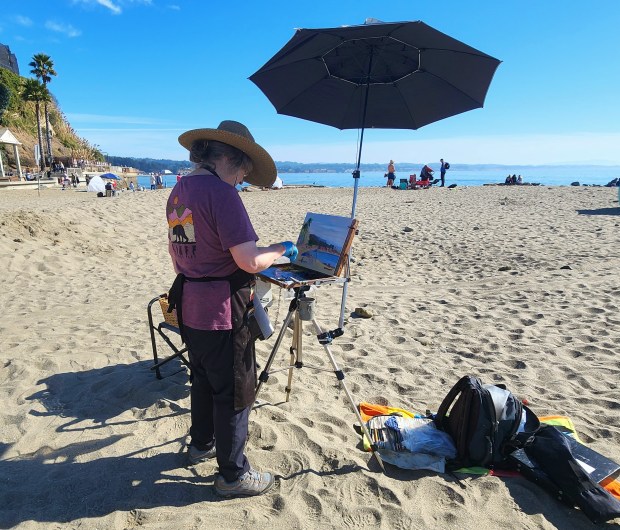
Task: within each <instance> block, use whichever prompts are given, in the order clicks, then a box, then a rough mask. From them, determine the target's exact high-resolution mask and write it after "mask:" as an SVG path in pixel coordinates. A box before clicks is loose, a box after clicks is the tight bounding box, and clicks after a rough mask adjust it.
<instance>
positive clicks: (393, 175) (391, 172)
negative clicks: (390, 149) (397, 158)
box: [387, 160, 396, 188]
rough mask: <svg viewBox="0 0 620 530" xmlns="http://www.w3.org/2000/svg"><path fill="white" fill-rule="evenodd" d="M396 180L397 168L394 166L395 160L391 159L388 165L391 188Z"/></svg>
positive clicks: (388, 178) (388, 183)
mask: <svg viewBox="0 0 620 530" xmlns="http://www.w3.org/2000/svg"><path fill="white" fill-rule="evenodd" d="M394 180H396V168H395V167H394V160H390V163H389V164H388V167H387V187H388V188H391V187H392V186H393V185H394Z"/></svg>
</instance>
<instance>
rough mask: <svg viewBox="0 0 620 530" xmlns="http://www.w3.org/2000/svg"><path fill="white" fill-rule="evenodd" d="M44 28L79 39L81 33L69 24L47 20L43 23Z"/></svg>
mask: <svg viewBox="0 0 620 530" xmlns="http://www.w3.org/2000/svg"><path fill="white" fill-rule="evenodd" d="M45 27H46V28H47V29H49V30H50V31H55V32H57V33H62V34H64V35H66V36H67V37H79V36H80V35H81V34H82V32H81V31H80V30H79V29H76V28H74V27H73V26H72V25H71V24H61V23H60V22H56V21H54V20H48V21H47V22H45Z"/></svg>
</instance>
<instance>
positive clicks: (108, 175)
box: [99, 173, 121, 180]
mask: <svg viewBox="0 0 620 530" xmlns="http://www.w3.org/2000/svg"><path fill="white" fill-rule="evenodd" d="M99 176H100V177H101V178H102V179H111V180H121V177H119V176H118V175H115V174H114V173H104V174H103V175H99Z"/></svg>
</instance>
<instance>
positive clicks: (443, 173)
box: [439, 158, 448, 188]
mask: <svg viewBox="0 0 620 530" xmlns="http://www.w3.org/2000/svg"><path fill="white" fill-rule="evenodd" d="M439 161H440V162H441V167H440V168H439V176H440V178H441V184H440V185H439V187H440V188H443V187H444V185H445V183H446V170H447V169H448V168H447V167H446V163H445V162H444V161H443V158H440V159H439Z"/></svg>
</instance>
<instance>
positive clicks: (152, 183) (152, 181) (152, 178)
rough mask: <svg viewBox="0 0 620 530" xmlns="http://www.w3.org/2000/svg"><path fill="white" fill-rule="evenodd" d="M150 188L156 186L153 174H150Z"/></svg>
mask: <svg viewBox="0 0 620 530" xmlns="http://www.w3.org/2000/svg"><path fill="white" fill-rule="evenodd" d="M151 189H152V190H154V189H157V187H156V186H155V175H151Z"/></svg>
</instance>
